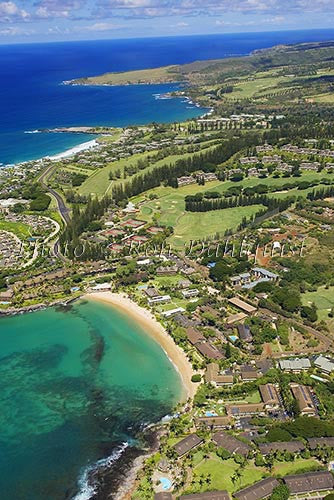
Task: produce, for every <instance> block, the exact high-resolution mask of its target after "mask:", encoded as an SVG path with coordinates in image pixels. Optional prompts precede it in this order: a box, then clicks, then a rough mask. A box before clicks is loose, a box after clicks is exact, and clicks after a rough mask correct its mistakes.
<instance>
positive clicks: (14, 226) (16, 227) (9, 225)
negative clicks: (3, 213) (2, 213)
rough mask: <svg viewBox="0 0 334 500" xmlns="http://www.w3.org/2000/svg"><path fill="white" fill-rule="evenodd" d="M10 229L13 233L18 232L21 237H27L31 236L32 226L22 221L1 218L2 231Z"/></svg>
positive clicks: (0, 228) (0, 227)
mask: <svg viewBox="0 0 334 500" xmlns="http://www.w3.org/2000/svg"><path fill="white" fill-rule="evenodd" d="M1 230H3V231H10V232H11V233H14V234H16V236H18V237H19V238H21V239H26V238H29V236H31V233H30V231H31V228H30V226H28V225H27V224H23V223H22V222H9V221H4V220H0V231H1Z"/></svg>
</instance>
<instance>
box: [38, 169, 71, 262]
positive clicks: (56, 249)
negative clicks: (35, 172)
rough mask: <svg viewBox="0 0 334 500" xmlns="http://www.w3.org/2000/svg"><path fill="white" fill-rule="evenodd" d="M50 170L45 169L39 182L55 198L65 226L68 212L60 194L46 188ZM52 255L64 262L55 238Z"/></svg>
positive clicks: (68, 217) (67, 220) (48, 187)
mask: <svg viewBox="0 0 334 500" xmlns="http://www.w3.org/2000/svg"><path fill="white" fill-rule="evenodd" d="M52 168H53V165H51V166H50V167H49V168H47V169H46V170H45V172H43V174H42V175H41V176H40V178H39V182H40V183H41V184H42V186H43V187H44V188H45V189H46V191H48V192H49V193H50V194H51V195H52V196H53V197H54V198H55V200H56V202H57V205H58V212H59V213H60V215H61V218H62V219H63V221H64V224H65V225H66V224H68V223H69V221H70V215H69V210H68V208H67V206H66V205H65V202H64V200H63V198H62V197H61V196H60V194H59V193H57V191H55V190H54V189H52V188H51V187H50V186H48V185H47V183H46V179H47V176H48V175H49V173H50V171H51V170H52ZM53 253H54V255H55V256H56V257H58V258H59V259H62V260H63V261H65V258H64V256H63V255H62V254H61V253H60V245H59V238H57V240H56V242H55V243H54V245H53Z"/></svg>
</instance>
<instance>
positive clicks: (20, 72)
mask: <svg viewBox="0 0 334 500" xmlns="http://www.w3.org/2000/svg"><path fill="white" fill-rule="evenodd" d="M333 38H334V30H312V31H310V30H308V31H280V32H272V33H243V34H224V35H209V36H203V35H201V36H190V37H169V38H151V39H150V38H145V39H132V40H107V41H105V40H100V41H85V42H64V43H45V44H20V45H2V46H0V62H1V64H0V96H1V97H0V99H1V101H0V102H1V107H0V109H1V120H0V163H2V164H11V163H18V162H20V161H25V160H30V159H37V158H40V157H42V156H45V155H53V154H56V153H59V152H61V151H64V150H66V149H69V148H72V147H73V146H76V145H78V144H80V143H82V142H86V141H87V140H90V139H91V138H92V137H91V136H88V137H87V136H84V135H73V134H60V133H58V134H36V133H35V134H34V133H26V132H33V131H35V130H36V129H41V128H54V127H61V126H73V125H111V126H118V127H122V126H126V125H130V124H146V123H150V122H153V121H156V122H173V121H176V120H183V119H186V118H191V117H195V116H199V115H200V114H203V110H201V109H200V108H196V107H195V106H194V105H189V104H188V103H186V102H182V99H177V98H176V99H168V100H164V99H156V94H161V93H164V92H168V91H170V90H174V89H177V88H178V86H177V85H154V86H149V85H136V86H132V87H103V86H101V87H80V86H66V85H62V82H63V81H65V80H70V79H73V78H78V77H82V76H89V75H97V74H101V73H105V72H108V71H125V70H130V69H142V68H152V67H157V66H162V65H168V64H182V63H187V62H191V61H194V60H199V59H215V58H223V57H229V56H242V55H246V54H249V53H250V52H251V51H253V50H255V49H260V48H265V47H271V46H273V45H276V44H281V43H286V44H289V43H297V42H305V41H315V40H329V39H333Z"/></svg>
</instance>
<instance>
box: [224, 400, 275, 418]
mask: <svg viewBox="0 0 334 500" xmlns="http://www.w3.org/2000/svg"><path fill="white" fill-rule="evenodd" d="M225 408H226V413H227V415H230V416H231V417H251V416H252V415H265V407H264V404H263V403H254V404H251V403H242V404H235V405H226V407H225Z"/></svg>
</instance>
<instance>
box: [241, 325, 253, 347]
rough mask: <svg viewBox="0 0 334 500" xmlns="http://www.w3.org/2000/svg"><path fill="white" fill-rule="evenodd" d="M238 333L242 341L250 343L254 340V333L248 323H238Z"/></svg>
mask: <svg viewBox="0 0 334 500" xmlns="http://www.w3.org/2000/svg"><path fill="white" fill-rule="evenodd" d="M237 328H238V335H239V339H240V340H242V342H247V343H250V342H252V340H253V335H252V334H251V331H250V328H249V326H248V325H242V324H241V325H238V327H237Z"/></svg>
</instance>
